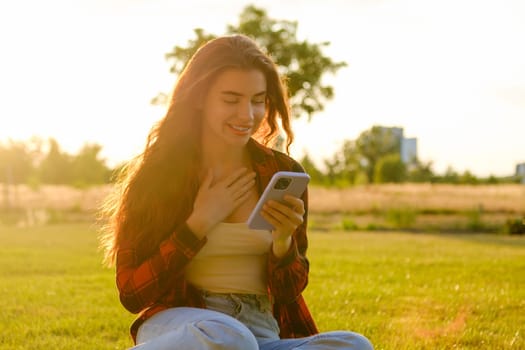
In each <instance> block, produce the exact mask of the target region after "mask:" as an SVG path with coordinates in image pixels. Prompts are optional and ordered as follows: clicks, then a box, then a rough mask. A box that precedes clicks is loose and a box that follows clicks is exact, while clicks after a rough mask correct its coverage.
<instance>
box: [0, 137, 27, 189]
mask: <svg viewBox="0 0 525 350" xmlns="http://www.w3.org/2000/svg"><path fill="white" fill-rule="evenodd" d="M33 171H34V167H33V159H32V155H31V149H30V147H29V146H28V145H26V144H25V143H23V142H19V141H13V140H9V142H8V143H7V144H6V145H3V144H0V182H4V183H6V184H13V185H17V184H20V183H24V182H26V181H27V180H28V178H29V177H30V176H31V174H32V172H33Z"/></svg>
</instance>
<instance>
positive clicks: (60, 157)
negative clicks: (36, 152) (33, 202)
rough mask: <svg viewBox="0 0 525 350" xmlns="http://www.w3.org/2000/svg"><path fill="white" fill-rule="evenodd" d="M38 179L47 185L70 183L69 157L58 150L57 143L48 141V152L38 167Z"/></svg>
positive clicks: (53, 140)
mask: <svg viewBox="0 0 525 350" xmlns="http://www.w3.org/2000/svg"><path fill="white" fill-rule="evenodd" d="M39 173H40V179H41V181H42V182H43V183H47V184H68V183H70V181H71V175H72V174H71V157H70V156H69V155H68V154H67V153H64V152H62V151H61V150H60V146H59V144H58V142H57V141H56V140H55V139H53V138H51V139H49V151H48V152H47V154H46V156H45V158H44V159H43V160H42V163H41V164H40V167H39Z"/></svg>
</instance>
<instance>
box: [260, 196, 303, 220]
mask: <svg viewBox="0 0 525 350" xmlns="http://www.w3.org/2000/svg"><path fill="white" fill-rule="evenodd" d="M266 205H268V206H269V207H270V208H273V209H275V210H277V211H279V212H281V213H283V214H284V215H286V216H293V215H298V214H299V212H298V211H297V209H296V208H294V207H292V206H291V204H284V203H280V202H277V201H275V200H270V201H268V203H266Z"/></svg>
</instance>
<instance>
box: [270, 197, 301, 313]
mask: <svg viewBox="0 0 525 350" xmlns="http://www.w3.org/2000/svg"><path fill="white" fill-rule="evenodd" d="M302 200H303V202H304V206H305V209H306V212H305V214H304V218H303V220H304V221H303V223H302V224H301V225H300V226H299V227H298V228H297V229H296V230H295V232H294V233H293V236H292V244H291V245H290V249H289V250H288V252H287V253H286V254H285V255H284V256H283V257H281V258H277V257H276V256H275V255H273V254H272V253H270V256H269V259H268V286H269V290H270V293H271V295H272V297H273V298H274V299H275V301H277V302H279V303H285V304H286V303H290V302H293V301H295V300H296V299H297V297H299V295H300V294H301V293H302V291H303V290H304V289H305V288H306V285H307V284H308V271H309V262H308V259H307V258H306V249H307V247H308V241H307V237H306V227H307V217H308V190H307V191H305V193H304V194H303V196H302Z"/></svg>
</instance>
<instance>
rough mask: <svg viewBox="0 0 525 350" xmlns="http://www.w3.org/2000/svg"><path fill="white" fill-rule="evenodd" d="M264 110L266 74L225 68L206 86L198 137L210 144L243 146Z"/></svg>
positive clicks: (260, 119) (254, 129)
mask: <svg viewBox="0 0 525 350" xmlns="http://www.w3.org/2000/svg"><path fill="white" fill-rule="evenodd" d="M265 112H266V77H265V76H264V74H263V73H262V72H261V71H259V70H256V69H251V70H243V69H228V70H225V71H224V72H222V73H220V74H219V76H218V77H217V78H216V79H215V81H214V82H213V83H212V85H211V86H210V88H209V90H208V94H207V95H206V98H205V100H204V106H203V113H204V114H203V123H202V137H203V141H204V142H205V143H206V144H209V145H212V146H221V145H225V146H244V145H246V143H247V142H248V140H249V138H250V136H251V135H252V134H253V133H254V132H255V131H256V130H257V128H258V127H259V126H260V124H261V121H262V120H263V118H264V115H265Z"/></svg>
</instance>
